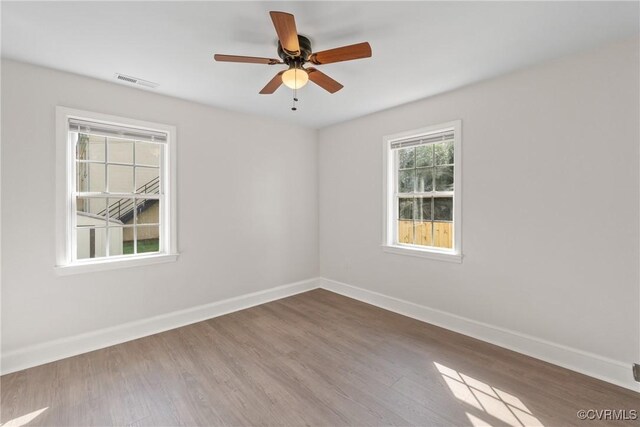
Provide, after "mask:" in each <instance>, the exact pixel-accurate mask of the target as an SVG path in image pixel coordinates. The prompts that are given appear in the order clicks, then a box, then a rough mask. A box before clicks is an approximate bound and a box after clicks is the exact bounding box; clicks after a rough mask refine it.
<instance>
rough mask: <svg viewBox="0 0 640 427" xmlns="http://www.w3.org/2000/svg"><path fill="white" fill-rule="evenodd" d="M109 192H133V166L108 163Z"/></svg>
mask: <svg viewBox="0 0 640 427" xmlns="http://www.w3.org/2000/svg"><path fill="white" fill-rule="evenodd" d="M109 192H110V193H133V166H120V165H109Z"/></svg>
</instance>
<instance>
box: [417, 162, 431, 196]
mask: <svg viewBox="0 0 640 427" xmlns="http://www.w3.org/2000/svg"><path fill="white" fill-rule="evenodd" d="M416 191H418V192H426V191H433V168H420V169H416Z"/></svg>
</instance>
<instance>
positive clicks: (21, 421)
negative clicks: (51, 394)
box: [0, 406, 49, 427]
mask: <svg viewBox="0 0 640 427" xmlns="http://www.w3.org/2000/svg"><path fill="white" fill-rule="evenodd" d="M47 409H49V407H48V406H47V407H46V408H42V409H38V410H37V411H33V412H29V413H28V414H26V415H23V416H21V417H17V418H14V419H12V420H9V421H7V422H6V423H4V424H0V426H2V427H21V426H23V425H25V424H28V423H30V422H31V421H33V420H34V419H35V418H36V417H37V416H38V415H40V414H41V413H43V412H44V411H46V410H47Z"/></svg>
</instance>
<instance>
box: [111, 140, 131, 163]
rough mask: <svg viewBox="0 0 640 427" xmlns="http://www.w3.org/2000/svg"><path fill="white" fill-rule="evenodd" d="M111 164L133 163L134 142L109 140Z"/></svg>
mask: <svg viewBox="0 0 640 427" xmlns="http://www.w3.org/2000/svg"><path fill="white" fill-rule="evenodd" d="M107 141H108V144H109V163H133V141H132V140H130V139H118V138H108V139H107Z"/></svg>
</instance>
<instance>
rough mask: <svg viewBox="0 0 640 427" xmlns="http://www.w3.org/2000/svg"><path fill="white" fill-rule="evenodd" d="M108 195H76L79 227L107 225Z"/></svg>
mask: <svg viewBox="0 0 640 427" xmlns="http://www.w3.org/2000/svg"><path fill="white" fill-rule="evenodd" d="M106 208H107V198H106V197H76V210H77V212H78V216H77V220H76V222H77V225H78V227H87V226H97V227H106V226H107V212H106Z"/></svg>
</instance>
